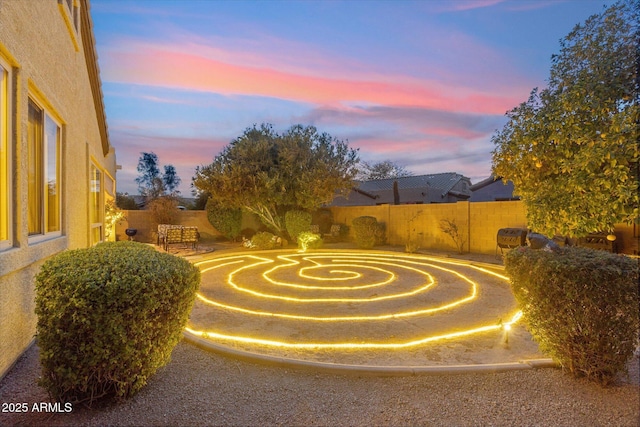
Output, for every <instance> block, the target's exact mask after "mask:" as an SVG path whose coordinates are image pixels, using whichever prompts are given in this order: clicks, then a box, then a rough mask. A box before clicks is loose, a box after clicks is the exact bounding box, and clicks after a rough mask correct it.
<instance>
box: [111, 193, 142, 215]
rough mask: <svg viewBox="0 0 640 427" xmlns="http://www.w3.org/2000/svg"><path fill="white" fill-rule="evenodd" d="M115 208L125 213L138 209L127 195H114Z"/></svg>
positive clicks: (133, 200) (134, 201)
mask: <svg viewBox="0 0 640 427" xmlns="http://www.w3.org/2000/svg"><path fill="white" fill-rule="evenodd" d="M116 206H117V207H118V208H119V209H122V210H125V211H126V210H129V211H134V210H138V209H139V207H138V204H137V203H136V200H135V199H134V198H133V197H131V196H130V195H129V194H128V193H124V194H123V193H116Z"/></svg>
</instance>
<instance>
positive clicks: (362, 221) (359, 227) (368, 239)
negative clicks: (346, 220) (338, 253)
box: [351, 216, 380, 249]
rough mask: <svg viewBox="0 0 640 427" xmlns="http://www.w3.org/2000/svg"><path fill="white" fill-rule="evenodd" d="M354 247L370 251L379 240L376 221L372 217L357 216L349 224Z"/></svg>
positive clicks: (378, 228) (378, 229)
mask: <svg viewBox="0 0 640 427" xmlns="http://www.w3.org/2000/svg"><path fill="white" fill-rule="evenodd" d="M351 225H352V227H353V235H354V237H355V240H356V245H358V247H359V248H361V249H371V248H373V247H374V246H375V244H376V243H377V241H378V240H379V234H380V227H379V226H378V220H377V219H375V218H374V217H372V216H359V217H357V218H354V219H353V221H352V222H351Z"/></svg>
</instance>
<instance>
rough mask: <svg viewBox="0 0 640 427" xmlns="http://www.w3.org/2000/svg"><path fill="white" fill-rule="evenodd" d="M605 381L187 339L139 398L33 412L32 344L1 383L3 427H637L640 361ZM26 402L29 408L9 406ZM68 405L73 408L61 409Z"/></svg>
mask: <svg viewBox="0 0 640 427" xmlns="http://www.w3.org/2000/svg"><path fill="white" fill-rule="evenodd" d="M630 368H631V369H630V373H631V374H630V376H629V377H628V378H624V379H621V380H620V382H619V383H618V384H617V385H614V386H611V387H608V388H602V387H600V386H598V385H596V384H592V383H588V382H586V381H583V380H576V379H573V378H571V377H570V376H568V375H567V374H565V373H563V372H562V371H561V370H559V369H550V368H544V369H534V370H523V371H511V372H506V373H490V374H489V373H484V374H459V375H426V376H403V377H381V376H356V375H335V374H328V373H322V372H313V371H309V370H301V369H295V368H284V367H275V366H266V365H261V364H255V363H250V362H244V361H239V360H235V359H232V358H229V357H225V356H221V355H217V354H213V353H209V352H206V351H204V350H201V349H199V348H197V347H195V346H193V345H191V344H189V343H187V342H184V341H183V342H181V343H180V344H179V345H178V346H177V347H176V349H175V350H174V352H173V358H172V361H171V362H170V363H169V364H168V365H167V366H166V367H164V368H163V369H161V370H160V371H159V372H158V373H157V374H156V375H155V376H154V377H153V378H151V380H150V381H149V384H148V385H147V386H146V387H145V388H144V389H143V390H141V391H140V392H139V393H138V394H137V395H136V396H134V397H133V398H132V399H130V400H128V401H126V402H123V403H120V404H115V405H111V406H107V407H102V408H95V407H94V408H93V409H85V408H82V407H74V408H73V410H72V412H70V413H53V414H52V413H38V412H33V404H34V403H36V404H39V403H40V402H46V401H47V395H46V393H45V391H44V390H43V389H41V388H40V387H38V386H37V385H36V383H37V378H38V375H39V364H38V348H37V346H33V347H31V348H30V349H29V350H28V351H27V352H26V353H25V354H24V355H23V357H22V358H21V359H20V360H19V361H18V362H17V363H16V365H15V366H14V368H13V369H12V370H11V371H10V372H9V374H8V375H7V376H6V377H5V378H4V379H3V380H2V382H0V403H1V404H2V405H3V406H2V409H3V412H1V413H0V425H2V426H10V425H46V426H59V425H73V426H78V425H87V426H103V425H113V426H125V425H127V426H128V425H131V426H160V425H170V426H174V425H193V426H207V425H238V426H258V425H259V426H268V425H294V426H312V425H323V426H324V425H328V426H331V425H341V426H342V425H349V426H352V425H353V426H359V425H363V426H387V425H402V426H415V425H434V426H440V425H442V426H452V425H453V426H457V425H463V426H465V425H483V426H484V425H492V426H520V425H536V426H587V425H588V426H596V425H610V426H638V425H639V423H640V395H639V387H638V385H639V374H638V358H637V357H636V358H634V360H633V361H632V363H631V364H630ZM9 403H27V406H28V409H29V410H28V412H27V413H7V412H4V410H5V409H7V408H8V406H9V405H8V404H9ZM62 409H64V408H62Z"/></svg>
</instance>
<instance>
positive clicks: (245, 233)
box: [240, 228, 256, 239]
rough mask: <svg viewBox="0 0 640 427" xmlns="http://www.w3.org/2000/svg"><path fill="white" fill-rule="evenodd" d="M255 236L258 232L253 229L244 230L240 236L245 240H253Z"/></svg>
mask: <svg viewBox="0 0 640 427" xmlns="http://www.w3.org/2000/svg"><path fill="white" fill-rule="evenodd" d="M255 234H256V230H254V229H253V228H243V229H242V230H241V231H240V235H241V236H242V238H243V239H251V238H252V237H253V236H255Z"/></svg>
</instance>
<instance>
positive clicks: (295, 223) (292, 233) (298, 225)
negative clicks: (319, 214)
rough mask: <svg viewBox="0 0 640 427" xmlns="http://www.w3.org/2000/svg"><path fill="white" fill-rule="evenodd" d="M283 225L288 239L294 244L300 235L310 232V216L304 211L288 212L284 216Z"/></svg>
mask: <svg viewBox="0 0 640 427" xmlns="http://www.w3.org/2000/svg"><path fill="white" fill-rule="evenodd" d="M284 224H285V227H286V228H287V233H289V237H291V239H293V241H294V242H295V241H297V240H298V235H299V234H300V233H303V232H308V231H309V230H311V214H310V213H309V212H305V211H288V212H287V213H286V214H285V215H284Z"/></svg>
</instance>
